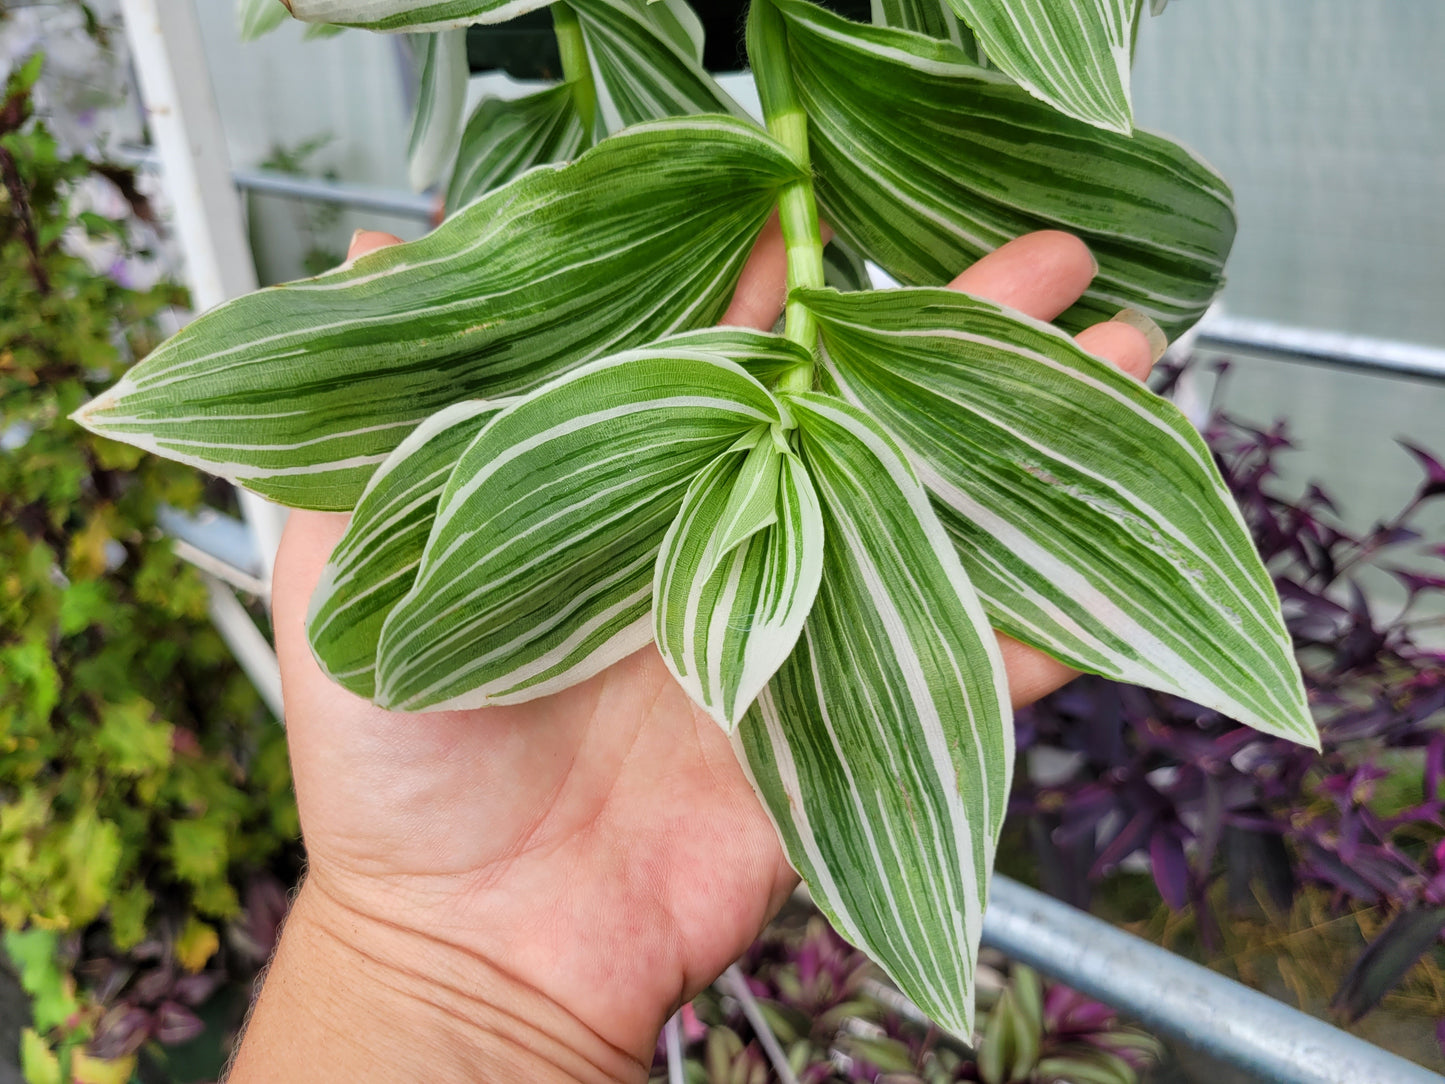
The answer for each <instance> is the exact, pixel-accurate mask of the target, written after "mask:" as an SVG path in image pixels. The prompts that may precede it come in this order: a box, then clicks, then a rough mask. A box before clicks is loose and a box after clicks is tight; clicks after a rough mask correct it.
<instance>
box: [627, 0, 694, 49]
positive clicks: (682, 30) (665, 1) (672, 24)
mask: <svg viewBox="0 0 1445 1084" xmlns="http://www.w3.org/2000/svg"><path fill="white" fill-rule="evenodd" d="M642 10H643V12H644V14H646V15H647V17H648V19H650V20H651V21H652V25H653V26H655V27H657V30H658V33H660V34H662V35H663V36H664V37H666V38H667V39H668V40H670V41H671V42H673V44H675V45H676V46H677V47H678V48H679V49H681V50H682V51H683V52H685V53H687V54H688V55H689V56H690V57H692V58H693V59H694V60H696V61H697V62H698V63H699V64H701V63H702V53H703V48H704V46H705V45H706V44H707V42H706V39H705V37H704V34H703V27H702V20H701V19H699V18H698V17H697V12H695V11H693V10H692V5H691V4H689V3H688V2H687V0H642Z"/></svg>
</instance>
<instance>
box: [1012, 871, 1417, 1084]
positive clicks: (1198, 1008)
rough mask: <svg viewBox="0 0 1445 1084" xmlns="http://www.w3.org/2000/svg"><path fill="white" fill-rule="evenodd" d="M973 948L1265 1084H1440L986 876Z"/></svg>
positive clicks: (1374, 1049) (1253, 993) (1335, 1031)
mask: <svg viewBox="0 0 1445 1084" xmlns="http://www.w3.org/2000/svg"><path fill="white" fill-rule="evenodd" d="M983 943H984V944H985V945H988V946H990V947H991V948H995V949H998V950H999V951H1000V952H1002V953H1004V954H1005V955H1006V956H1008V957H1009V958H1010V959H1013V960H1017V961H1019V962H1020V963H1024V964H1028V965H1029V966H1030V967H1032V968H1034V969H1035V970H1037V971H1040V972H1042V973H1044V974H1045V975H1049V976H1051V977H1053V978H1054V979H1057V980H1058V981H1059V982H1062V983H1065V984H1066V985H1068V986H1071V987H1073V988H1074V989H1076V990H1078V991H1079V992H1080V993H1082V994H1087V995H1088V996H1089V997H1094V998H1098V999H1099V1000H1100V1001H1103V1002H1105V1003H1107V1004H1109V1005H1112V1006H1114V1007H1115V1008H1117V1009H1119V1010H1121V1011H1122V1012H1124V1013H1126V1014H1127V1015H1129V1016H1131V1017H1133V1018H1135V1019H1136V1020H1138V1021H1139V1022H1140V1023H1141V1024H1143V1025H1144V1027H1145V1028H1147V1029H1148V1030H1150V1031H1152V1032H1155V1033H1156V1034H1159V1035H1163V1036H1167V1037H1168V1038H1171V1039H1175V1040H1177V1041H1179V1042H1180V1043H1183V1044H1185V1045H1187V1046H1190V1047H1192V1048H1194V1049H1196V1050H1199V1051H1202V1052H1204V1053H1206V1054H1209V1055H1211V1056H1213V1057H1216V1058H1218V1059H1219V1060H1221V1061H1225V1062H1228V1063H1229V1064H1230V1065H1233V1066H1237V1067H1238V1068H1240V1069H1242V1070H1244V1071H1245V1072H1248V1073H1251V1074H1254V1075H1255V1076H1256V1077H1257V1078H1258V1079H1259V1080H1260V1081H1264V1082H1268V1084H1441V1081H1442V1080H1445V1077H1441V1076H1438V1075H1437V1074H1435V1073H1432V1072H1430V1071H1429V1070H1428V1069H1425V1068H1423V1067H1421V1066H1419V1065H1416V1064H1415V1063H1414V1062H1411V1061H1406V1060H1405V1059H1404V1058H1401V1057H1397V1056H1396V1055H1394V1054H1391V1053H1389V1052H1388V1051H1386V1050H1382V1049H1380V1048H1379V1047H1378V1046H1373V1045H1371V1044H1370V1043H1367V1042H1365V1041H1364V1040H1362V1039H1357V1038H1355V1037H1354V1036H1353V1035H1350V1034H1349V1033H1348V1032H1344V1031H1341V1030H1340V1029H1339V1028H1336V1027H1331V1026H1330V1025H1329V1024H1326V1023H1325V1022H1323V1021H1322V1020H1316V1019H1315V1018H1314V1017H1313V1016H1309V1015H1306V1014H1305V1013H1302V1012H1299V1011H1298V1010H1296V1009H1292V1008H1290V1007H1289V1006H1288V1005H1285V1004H1283V1003H1282V1002H1279V1001H1276V1000H1275V999H1274V998H1272V997H1267V996H1266V995H1264V994H1261V993H1259V992H1258V991H1257V990H1251V989H1250V988H1249V987H1247V986H1244V985H1242V984H1240V983H1237V982H1235V981H1233V980H1232V979H1228V978H1225V977H1224V976H1223V975H1218V974H1216V973H1215V972H1213V971H1210V970H1208V969H1207V968H1204V967H1200V966H1199V965H1198V964H1194V963H1191V962H1189V961H1188V960H1185V959H1183V958H1181V957H1179V956H1176V955H1174V953H1172V952H1169V951H1168V950H1167V949H1163V948H1160V947H1159V946H1157V945H1152V944H1150V943H1149V942H1147V941H1144V940H1142V939H1140V938H1138V937H1135V936H1134V935H1133V934H1129V933H1125V932H1124V931H1122V930H1118V929H1115V928H1114V927H1113V926H1111V925H1109V924H1108V923H1107V922H1104V921H1101V920H1100V919H1097V918H1094V917H1093V916H1092V915H1089V914H1086V913H1084V912H1083V911H1080V910H1078V909H1077V908H1074V907H1070V906H1069V905H1068V904H1065V903H1060V902H1059V901H1058V900H1055V899H1052V898H1051V897H1049V896H1045V895H1044V894H1043V893H1041V892H1035V891H1034V890H1033V889H1031V888H1026V887H1025V886H1023V885H1021V884H1019V883H1018V882H1017V881H1011V880H1009V879H1008V878H1007V877H995V878H994V879H993V888H992V890H991V892H990V895H989V905H988V911H987V913H986V914H985V916H984V922H983Z"/></svg>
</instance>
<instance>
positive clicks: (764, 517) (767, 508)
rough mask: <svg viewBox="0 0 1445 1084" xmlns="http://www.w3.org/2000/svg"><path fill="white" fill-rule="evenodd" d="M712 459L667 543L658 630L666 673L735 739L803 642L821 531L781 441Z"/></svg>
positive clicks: (657, 594) (813, 497)
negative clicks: (765, 688)
mask: <svg viewBox="0 0 1445 1084" xmlns="http://www.w3.org/2000/svg"><path fill="white" fill-rule="evenodd" d="M751 440H752V446H751V448H748V447H740V448H737V449H735V450H732V451H729V452H727V453H726V454H724V455H721V456H719V457H718V458H717V459H715V460H713V462H712V463H710V464H708V466H707V467H706V468H705V469H704V470H703V472H702V473H701V474H699V475H698V476H697V478H696V479H695V480H694V482H693V484H692V486H691V487H690V488H689V489H688V492H687V496H686V497H685V498H684V499H683V502H682V509H681V510H680V511H679V512H678V515H677V518H676V519H675V520H674V521H673V523H672V526H671V527H669V528H668V532H667V536H666V537H665V538H664V539H663V542H662V551H661V553H660V554H659V555H658V558H657V573H656V578H655V579H654V581H653V623H654V624H653V630H654V637H655V639H656V641H657V646H658V649H659V650H660V651H661V652H662V657H663V660H664V661H665V662H666V663H667V666H668V669H670V670H671V671H672V673H673V676H674V677H676V678H677V680H678V682H679V683H680V684H681V685H682V687H683V688H684V689H686V690H687V692H688V694H689V695H690V696H691V697H692V698H693V700H695V701H696V702H697V703H698V704H699V705H701V706H702V707H703V708H704V709H706V710H707V712H708V713H709V714H710V715H711V716H712V717H713V719H715V720H716V721H717V723H718V725H720V726H721V727H722V728H723V729H724V730H725V731H727V732H728V733H731V732H732V730H733V728H734V727H735V726H736V725H737V722H738V719H739V718H741V717H742V715H743V713H744V712H745V711H747V709H748V707H749V705H751V704H752V702H753V700H754V699H755V698H756V697H757V695H758V693H759V692H761V691H762V688H763V686H764V685H766V684H767V682H768V679H769V678H771V677H772V676H773V673H774V671H776V670H777V668H778V667H779V666H780V665H781V664H782V662H783V660H784V659H786V658H787V657H788V653H789V652H790V651H792V649H793V645H794V644H795V643H797V640H798V634H799V633H800V632H801V631H802V628H803V620H804V618H806V617H807V616H808V610H809V609H810V608H811V607H812V605H813V598H814V596H815V595H816V594H817V591H818V580H819V578H820V576H821V575H822V571H823V520H822V513H821V511H820V509H819V507H818V497H817V494H816V493H815V492H814V490H813V484H812V482H811V480H810V479H809V478H808V473H807V471H806V470H804V469H803V465H802V462H801V460H799V459H798V457H797V455H796V454H795V453H794V452H793V451H792V450H791V449H790V448H789V447H788V446H787V443H786V438H785V437H784V435H783V434H782V433H780V432H779V431H778V430H770V431H761V432H757V433H754V434H752V436H751Z"/></svg>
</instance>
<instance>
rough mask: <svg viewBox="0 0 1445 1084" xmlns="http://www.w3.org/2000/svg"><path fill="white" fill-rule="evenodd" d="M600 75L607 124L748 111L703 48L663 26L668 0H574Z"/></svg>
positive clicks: (616, 127) (612, 127) (742, 115)
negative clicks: (708, 65) (712, 71)
mask: <svg viewBox="0 0 1445 1084" xmlns="http://www.w3.org/2000/svg"><path fill="white" fill-rule="evenodd" d="M570 2H571V6H572V8H573V10H575V11H576V13H577V18H578V20H579V21H580V22H581V24H582V33H583V35H584V36H585V37H586V40H587V53H588V56H589V57H590V59H591V63H592V71H593V73H594V75H595V77H596V82H597V92H598V105H599V106H600V107H601V110H602V115H603V118H604V119H605V120H606V122H607V129H608V131H611V132H616V131H620V130H621V129H622V128H625V127H626V126H628V125H631V124H637V123H640V122H641V121H646V120H655V119H657V118H659V117H673V116H685V115H687V114H690V113H731V114H732V115H733V116H736V117H740V118H745V117H746V116H747V113H746V112H745V111H744V110H743V108H742V107H741V106H740V105H738V104H737V102H735V101H733V99H732V98H731V97H729V96H728V94H727V92H726V91H724V90H723V89H722V88H721V87H720V86H718V84H717V82H716V81H715V80H714V79H713V77H712V76H711V75H709V74H708V73H707V69H705V68H704V67H703V66H702V61H701V60H700V59H699V57H698V55H697V53H696V52H695V51H694V50H693V49H692V48H690V47H689V46H686V45H683V44H682V43H681V42H679V41H678V40H677V38H676V37H675V36H674V35H673V34H670V33H669V32H667V31H666V30H665V29H663V28H661V27H659V25H658V21H657V20H658V19H659V18H662V17H664V14H665V13H660V12H653V11H651V10H650V9H651V8H654V7H659V8H660V7H661V6H662V0H657V2H656V3H654V4H649V3H648V0H570Z"/></svg>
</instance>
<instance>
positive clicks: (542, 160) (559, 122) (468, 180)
mask: <svg viewBox="0 0 1445 1084" xmlns="http://www.w3.org/2000/svg"><path fill="white" fill-rule="evenodd" d="M588 142H589V141H588V138H587V133H586V132H584V131H583V129H582V118H581V117H579V116H578V115H577V106H576V101H575V99H574V98H573V96H572V86H571V84H570V83H563V84H561V85H559V86H555V87H549V88H548V89H546V90H542V91H538V92H537V93H536V94H528V95H527V96H526V97H523V98H514V99H503V98H487V99H486V100H484V101H483V102H482V103H481V104H480V105H478V106H477V108H476V109H475V110H474V111H473V113H472V116H471V119H470V120H468V121H467V127H466V130H465V131H464V132H463V133H462V141H461V148H460V149H459V150H458V151H457V164H456V166H455V168H454V169H453V170H452V179H451V183H450V184H449V185H448V186H447V201H446V206H447V211H448V212H449V213H450V212H452V211H455V210H456V209H457V208H458V207H462V206H465V205H466V204H468V203H470V202H471V201H472V200H474V199H476V198H477V197H478V196H481V195H485V194H486V193H487V192H490V191H491V190H492V189H494V188H499V187H500V186H502V185H504V184H506V183H507V182H508V181H510V180H512V179H513V178H514V177H518V176H520V175H521V174H523V173H525V172H527V170H529V169H531V168H532V167H533V166H539V165H550V164H552V163H554V162H568V161H571V160H572V159H573V158H575V157H577V155H579V154H580V153H582V150H583V149H584V148H585V147H586V146H587V144H588Z"/></svg>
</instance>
